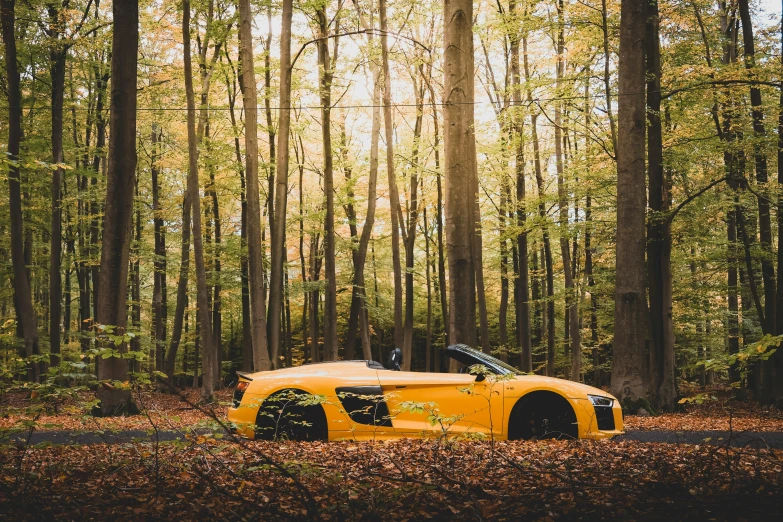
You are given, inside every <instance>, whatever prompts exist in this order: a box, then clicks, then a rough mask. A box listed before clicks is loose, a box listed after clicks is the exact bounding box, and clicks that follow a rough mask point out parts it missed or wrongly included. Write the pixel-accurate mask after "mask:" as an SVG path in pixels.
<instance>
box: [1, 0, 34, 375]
mask: <svg viewBox="0 0 783 522" xmlns="http://www.w3.org/2000/svg"><path fill="white" fill-rule="evenodd" d="M14 4H15V2H14V1H12V0H2V3H0V15H2V30H3V44H4V45H5V68H6V83H7V89H8V106H9V109H8V149H7V152H8V159H9V160H10V162H9V163H8V199H9V205H8V209H9V213H10V218H11V227H10V229H11V264H12V265H13V274H14V277H13V280H12V284H13V288H14V306H15V307H16V317H17V321H18V324H19V325H20V326H21V333H22V336H23V337H24V355H25V357H31V356H33V355H38V354H39V353H40V347H39V345H38V318H37V317H36V314H35V309H34V308H33V299H32V293H31V291H30V281H29V278H28V274H27V269H26V268H25V256H24V230H23V225H22V223H23V215H22V194H21V187H20V176H19V170H20V169H19V163H18V161H19V145H20V142H21V141H22V93H21V90H20V87H19V70H18V69H17V54H16V35H15V33H14V29H15V18H16V17H15V12H14V7H15V6H14ZM39 378H40V366H39V365H38V364H37V363H30V364H28V366H27V379H28V380H30V381H36V382H37V381H38V380H39Z"/></svg>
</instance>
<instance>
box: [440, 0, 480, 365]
mask: <svg viewBox="0 0 783 522" xmlns="http://www.w3.org/2000/svg"><path fill="white" fill-rule="evenodd" d="M443 20H444V27H443V48H444V55H443V62H444V79H443V93H444V94H443V103H444V105H443V118H444V134H443V138H444V151H445V160H444V161H445V174H446V207H445V209H446V212H445V214H446V248H447V251H448V262H449V302H450V304H451V306H450V307H449V340H450V342H452V343H463V344H467V345H469V346H471V345H475V343H476V302H475V288H476V287H475V277H476V272H475V266H474V256H473V254H474V253H473V248H474V247H475V244H476V243H475V240H474V237H473V235H474V231H475V227H476V223H475V218H476V212H475V210H474V208H473V206H474V205H475V204H476V194H475V190H474V188H475V186H476V184H475V183H476V182H475V176H476V165H475V164H476V154H475V146H476V142H475V134H474V126H473V121H474V119H473V90H474V88H473V31H472V22H473V2H471V1H468V0H450V1H448V2H446V3H445V4H444V13H443ZM451 365H452V368H451V370H452V371H454V370H455V368H454V366H456V364H455V362H454V361H452V363H451Z"/></svg>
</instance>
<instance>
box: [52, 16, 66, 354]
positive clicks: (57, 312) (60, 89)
mask: <svg viewBox="0 0 783 522" xmlns="http://www.w3.org/2000/svg"><path fill="white" fill-rule="evenodd" d="M48 11H49V18H50V20H51V24H52V25H51V27H53V29H52V31H53V32H54V34H50V35H49V36H50V38H53V39H54V41H55V43H54V44H53V45H52V47H51V48H50V49H49V70H50V73H51V96H52V133H51V139H52V212H51V231H50V247H49V353H50V362H51V365H52V366H54V367H57V366H59V365H60V341H61V336H60V323H61V320H62V298H63V288H62V275H61V274H60V268H61V258H62V250H63V232H62V222H63V210H62V183H63V168H62V167H61V166H60V165H61V164H62V163H63V102H64V97H65V60H66V56H67V53H68V47H67V46H66V45H65V44H63V43H62V35H61V34H60V32H59V29H58V28H59V27H60V24H61V20H60V19H59V18H60V10H59V9H58V8H57V7H56V4H51V5H50V6H49V7H48Z"/></svg>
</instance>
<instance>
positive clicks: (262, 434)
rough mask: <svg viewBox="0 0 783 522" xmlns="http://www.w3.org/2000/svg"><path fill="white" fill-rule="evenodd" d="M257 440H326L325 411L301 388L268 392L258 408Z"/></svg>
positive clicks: (327, 436)
mask: <svg viewBox="0 0 783 522" xmlns="http://www.w3.org/2000/svg"><path fill="white" fill-rule="evenodd" d="M255 435H256V440H300V441H312V440H328V438H329V431H328V428H327V424H326V414H325V413H324V409H323V406H321V405H320V404H319V403H318V401H317V399H315V398H314V397H313V396H312V395H310V394H309V393H306V392H304V391H302V390H296V389H286V390H280V391H278V392H275V393H273V394H272V395H270V396H269V397H268V398H267V399H266V400H265V401H264V402H263V403H262V404H261V407H260V408H259V409H258V414H257V416H256V428H255Z"/></svg>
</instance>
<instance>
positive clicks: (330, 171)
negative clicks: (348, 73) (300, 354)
mask: <svg viewBox="0 0 783 522" xmlns="http://www.w3.org/2000/svg"><path fill="white" fill-rule="evenodd" d="M316 16H317V17H318V26H319V29H320V38H321V39H320V40H319V41H318V61H319V63H320V69H321V138H322V142H323V154H324V193H325V201H326V217H325V219H324V261H325V262H324V265H325V272H326V273H325V277H326V291H325V292H324V358H325V359H326V360H328V361H336V360H337V275H336V271H335V240H336V234H335V230H334V168H333V165H332V163H333V161H332V160H333V154H332V125H331V117H332V116H331V115H332V76H333V70H332V64H331V56H330V55H329V40H328V36H329V19H328V18H327V16H326V6H323V7H322V8H320V9H318V11H317V12H316ZM335 45H336V43H335Z"/></svg>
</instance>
